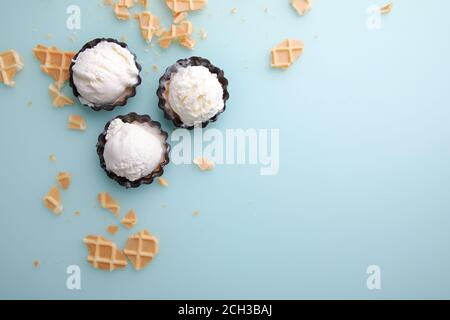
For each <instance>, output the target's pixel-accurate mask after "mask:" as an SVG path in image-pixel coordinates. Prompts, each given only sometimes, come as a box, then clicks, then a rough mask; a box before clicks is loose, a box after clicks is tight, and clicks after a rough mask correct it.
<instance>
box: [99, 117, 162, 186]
mask: <svg viewBox="0 0 450 320" xmlns="http://www.w3.org/2000/svg"><path fill="white" fill-rule="evenodd" d="M115 119H121V120H122V121H123V122H127V123H133V122H139V123H148V124H149V125H150V126H151V127H153V128H157V129H158V130H159V131H160V132H161V135H162V136H163V137H164V138H165V143H164V146H165V148H166V150H165V152H164V159H163V160H162V162H161V163H160V164H159V166H158V167H157V168H156V169H155V170H153V172H152V173H150V174H149V175H147V176H145V177H142V178H140V179H138V180H136V181H130V180H128V179H127V178H124V177H119V176H118V175H116V174H115V173H114V172H112V171H109V170H108V169H107V168H106V163H105V158H104V157H103V152H104V151H105V144H106V133H107V131H108V128H109V125H110V124H111V122H112V121H113V120H115ZM168 137H169V135H168V134H167V132H165V131H164V130H162V129H161V124H160V123H159V122H157V121H153V120H152V119H151V118H150V116H148V115H139V114H136V113H134V112H131V113H129V114H127V115H124V116H117V117H115V118H114V119H112V120H111V121H109V122H108V123H107V124H106V125H105V129H104V130H103V132H102V133H101V134H100V135H99V136H98V142H97V154H98V157H99V158H100V166H101V167H102V168H103V170H105V172H106V174H107V175H108V177H110V178H111V179H113V180H115V181H116V182H117V183H118V184H120V185H121V186H124V187H125V188H127V189H128V188H137V187H139V186H140V185H142V184H151V183H152V182H153V180H154V179H155V178H156V177H160V176H162V175H163V173H164V166H165V165H167V164H168V163H169V161H170V159H169V152H170V144H168V143H167V139H168Z"/></svg>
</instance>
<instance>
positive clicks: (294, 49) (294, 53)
mask: <svg viewBox="0 0 450 320" xmlns="http://www.w3.org/2000/svg"><path fill="white" fill-rule="evenodd" d="M303 50H304V43H303V41H300V40H292V39H286V40H284V41H282V42H281V43H280V44H278V45H277V46H276V47H275V48H273V49H272V64H271V66H272V68H280V69H287V68H289V66H290V65H291V64H293V63H294V62H295V61H296V60H297V59H298V58H299V57H300V56H301V54H302V53H303Z"/></svg>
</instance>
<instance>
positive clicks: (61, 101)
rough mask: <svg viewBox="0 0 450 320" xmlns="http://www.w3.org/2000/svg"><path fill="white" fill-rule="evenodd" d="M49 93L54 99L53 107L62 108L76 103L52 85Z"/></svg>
mask: <svg viewBox="0 0 450 320" xmlns="http://www.w3.org/2000/svg"><path fill="white" fill-rule="evenodd" d="M48 92H49V93H50V96H51V97H52V100H53V106H54V107H56V108H62V107H64V106H69V105H73V104H75V102H74V101H73V100H72V99H70V98H69V97H66V96H65V95H63V94H62V93H61V91H59V89H58V88H57V87H56V86H55V85H54V84H51V85H50V87H48Z"/></svg>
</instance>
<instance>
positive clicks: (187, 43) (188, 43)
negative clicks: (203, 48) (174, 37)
mask: <svg viewBox="0 0 450 320" xmlns="http://www.w3.org/2000/svg"><path fill="white" fill-rule="evenodd" d="M195 43H196V42H195V40H194V39H193V38H192V37H184V38H182V39H180V44H181V45H182V46H183V47H185V48H188V49H194V47H195Z"/></svg>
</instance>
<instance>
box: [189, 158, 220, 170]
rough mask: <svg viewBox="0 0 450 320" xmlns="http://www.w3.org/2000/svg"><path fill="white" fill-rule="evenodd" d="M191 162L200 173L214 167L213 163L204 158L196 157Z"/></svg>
mask: <svg viewBox="0 0 450 320" xmlns="http://www.w3.org/2000/svg"><path fill="white" fill-rule="evenodd" d="M193 162H194V164H196V165H197V167H198V168H199V169H200V170H201V171H210V170H212V169H214V167H215V165H214V162H212V161H211V160H209V159H208V158H205V157H197V158H195V159H194V161H193Z"/></svg>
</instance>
